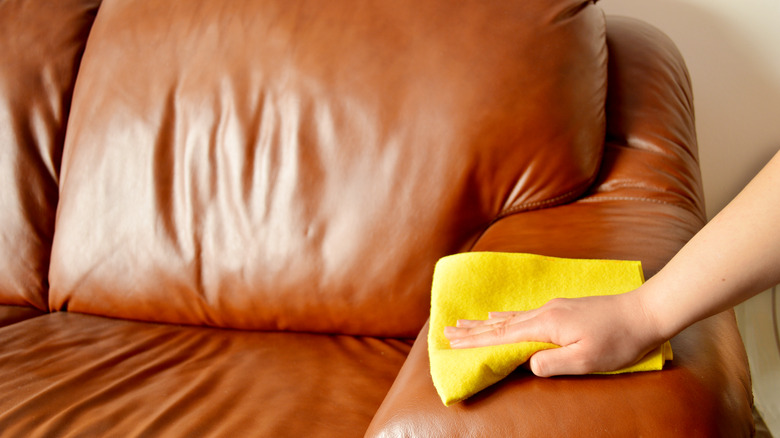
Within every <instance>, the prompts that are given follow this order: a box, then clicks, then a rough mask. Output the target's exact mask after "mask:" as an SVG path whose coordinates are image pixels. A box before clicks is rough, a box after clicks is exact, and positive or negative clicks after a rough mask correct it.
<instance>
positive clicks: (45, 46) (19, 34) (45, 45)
mask: <svg viewBox="0 0 780 438" xmlns="http://www.w3.org/2000/svg"><path fill="white" fill-rule="evenodd" d="M99 3H100V2H99V1H95V0H58V1H38V0H4V1H2V2H0V188H2V193H0V305H2V304H11V305H16V306H31V307H35V308H37V309H40V310H46V309H47V308H48V303H47V299H48V282H47V281H46V275H47V272H48V269H49V254H50V251H51V242H52V236H53V234H54V215H55V210H56V208H57V184H58V179H59V166H60V159H61V156H62V147H63V141H64V138H65V124H66V122H67V119H68V109H69V105H70V99H71V95H72V92H73V84H74V82H75V79H76V70H77V68H78V65H79V61H80V59H81V54H82V52H83V50H84V44H85V43H86V40H87V34H88V33H89V28H90V26H91V25H92V20H93V19H94V15H95V12H96V10H97V7H98V4H99Z"/></svg>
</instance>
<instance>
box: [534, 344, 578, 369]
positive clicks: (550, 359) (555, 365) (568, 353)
mask: <svg viewBox="0 0 780 438" xmlns="http://www.w3.org/2000/svg"><path fill="white" fill-rule="evenodd" d="M577 350H578V349H577V348H576V344H573V345H569V346H566V347H559V348H552V349H549V350H542V351H538V352H536V353H535V354H534V355H533V356H531V358H530V359H529V361H528V362H529V365H530V368H531V372H532V373H534V374H535V375H537V376H539V377H551V376H560V375H578V374H587V373H590V372H592V371H593V369H591V368H592V364H589V362H590V361H587V360H584V358H583V356H582V354H581V352H579V351H577Z"/></svg>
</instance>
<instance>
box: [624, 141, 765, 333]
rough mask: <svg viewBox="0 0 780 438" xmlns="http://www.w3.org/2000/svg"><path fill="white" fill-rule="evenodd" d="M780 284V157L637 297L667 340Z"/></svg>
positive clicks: (651, 280) (638, 291) (641, 289)
mask: <svg viewBox="0 0 780 438" xmlns="http://www.w3.org/2000/svg"><path fill="white" fill-rule="evenodd" d="M779 282H780V153H778V154H777V155H775V157H774V158H773V159H772V160H771V161H770V162H769V163H768V164H767V166H766V167H765V168H764V169H763V170H762V171H761V172H760V173H759V174H758V175H757V176H756V177H755V178H754V179H753V181H751V183H750V184H749V185H748V186H747V187H746V188H745V189H744V190H743V191H742V193H740V194H739V196H737V197H736V198H735V199H734V200H733V201H732V202H731V203H730V204H729V205H728V206H727V207H726V208H724V209H723V211H722V212H720V213H719V214H718V215H717V216H716V217H715V218H714V219H713V220H712V221H711V222H710V223H709V224H707V225H706V226H705V227H704V228H703V229H702V230H701V231H700V232H699V233H698V234H697V235H696V236H695V237H694V238H693V239H691V241H690V242H689V243H688V244H687V245H686V246H685V247H684V248H683V249H682V250H681V251H680V252H679V253H678V254H677V255H676V256H675V257H674V258H673V259H672V260H671V261H670V262H669V264H668V265H667V266H665V267H664V268H663V269H662V270H661V271H660V272H659V273H658V274H657V275H656V276H655V277H653V278H651V279H650V280H649V281H648V282H647V283H646V284H645V285H644V286H642V287H641V288H640V289H638V290H637V291H635V293H637V294H639V295H640V296H641V300H642V302H643V303H644V307H645V309H646V310H647V312H649V313H650V314H651V316H652V318H653V319H654V320H655V321H656V322H657V324H658V330H659V332H660V333H661V334H662V335H663V336H664V337H671V336H673V335H675V334H676V333H677V332H679V331H680V330H682V329H684V328H685V327H687V326H688V325H690V324H692V323H694V322H696V321H698V320H700V319H702V318H705V317H707V316H710V315H713V314H715V313H718V312H720V311H723V310H725V309H728V308H730V307H732V306H733V305H735V304H737V303H739V302H741V301H743V300H745V299H747V298H749V297H750V296H752V295H754V294H756V293H758V292H761V291H762V290H765V289H767V288H769V287H772V286H773V285H775V284H778V283H779Z"/></svg>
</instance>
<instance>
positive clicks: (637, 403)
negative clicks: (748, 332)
mask: <svg viewBox="0 0 780 438" xmlns="http://www.w3.org/2000/svg"><path fill="white" fill-rule="evenodd" d="M0 53H1V54H2V55H1V56H2V62H0V326H1V327H0V376H2V377H1V378H0V394H2V397H0V435H1V436H3V437H6V436H9V437H11V436H13V437H16V436H19V437H34V436H63V437H64V436H123V437H124V436H166V437H168V436H188V437H189V436H263V437H278V436H295V437H298V436H306V437H313V436H327V437H348V436H362V435H366V436H383V437H402V436H404V437H405V436H425V437H433V436H443V437H456V436H468V437H476V436H534V437H536V436H663V437H670V436H681V437H682V436H684V437H692V436H728V437H735V436H744V435H750V434H751V433H752V428H753V425H752V419H751V404H752V397H751V383H750V375H749V371H748V366H747V360H746V356H745V352H744V348H743V346H742V344H741V341H740V337H739V334H738V331H737V327H736V324H735V320H734V317H733V315H732V313H731V312H726V313H724V314H721V315H716V316H714V317H712V318H709V319H707V320H704V321H702V322H700V323H698V324H696V325H694V326H692V327H690V328H689V329H687V330H685V331H684V332H683V333H681V334H680V335H679V336H677V337H676V338H675V339H673V340H672V344H673V348H674V353H675V358H674V360H673V361H672V362H671V363H669V364H668V365H667V367H666V368H665V370H663V371H660V372H649V373H639V374H632V375H620V376H611V377H605V376H584V377H558V378H550V379H541V378H536V377H534V376H532V375H530V374H528V373H527V372H524V371H517V372H516V373H513V374H512V375H511V376H510V377H509V378H508V379H506V380H505V381H503V382H501V383H499V384H497V385H495V386H494V387H491V388H489V389H488V390H485V391H483V392H482V393H480V394H478V395H477V396H475V397H474V398H472V399H469V400H467V401H465V402H462V403H459V404H457V405H455V406H452V407H449V408H446V407H444V406H443V405H442V403H441V401H440V400H438V399H437V397H436V394H435V391H434V389H433V386H432V383H431V379H430V375H429V374H428V362H427V354H426V340H425V339H426V338H425V335H426V333H427V328H426V327H425V322H426V319H427V316H428V312H429V299H430V296H429V290H430V280H431V275H432V270H433V266H434V264H435V262H436V261H437V260H438V259H439V258H440V257H442V256H445V255H447V254H452V253H456V252H463V251H475V250H479V251H511V252H530V253H537V254H545V255H552V256H561V257H581V258H616V259H632V260H641V261H642V263H643V266H644V269H645V273H646V276H651V275H652V274H653V273H655V272H656V271H657V270H658V269H660V268H661V267H662V266H663V265H664V263H665V262H666V261H667V260H668V259H669V258H670V257H671V256H672V255H673V254H674V253H675V252H676V251H677V250H678V249H679V248H680V247H681V246H682V245H683V244H684V243H685V242H686V241H687V240H688V239H689V238H690V237H691V236H692V235H693V234H694V233H696V231H697V230H698V229H699V228H700V227H701V226H702V225H703V224H704V222H705V216H704V209H703V199H702V192H701V181H700V174H699V168H698V156H697V144H696V136H695V129H694V112H693V101H692V95H691V88H690V83H689V78H688V75H687V71H686V68H685V65H684V63H683V61H682V60H681V58H680V55H679V53H678V51H677V50H676V48H675V47H674V44H673V43H672V42H671V41H670V40H669V39H668V38H667V37H665V36H664V35H663V34H661V33H660V32H659V31H658V30H656V29H654V28H652V27H650V26H648V25H646V24H644V23H642V22H639V21H636V20H631V19H627V18H620V17H605V16H604V14H603V13H602V11H601V10H600V9H599V7H598V5H596V4H594V2H591V1H583V0H524V1H519V2H511V1H510V2H508V1H484V0H466V1H463V2H449V1H442V0H432V1H423V2H418V1H413V0H395V1H376V0H368V1H363V2H355V1H350V0H331V1H328V2H320V1H312V0H241V1H229V2H224V1H221V0H191V1H161V0H105V1H103V2H100V1H97V0H58V1H43V0H4V1H2V2H0ZM669 305H670V306H673V305H674V303H669ZM415 338H416V339H415Z"/></svg>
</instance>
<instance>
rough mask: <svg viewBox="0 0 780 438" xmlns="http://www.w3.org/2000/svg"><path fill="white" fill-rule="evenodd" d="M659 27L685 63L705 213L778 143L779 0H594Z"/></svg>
mask: <svg viewBox="0 0 780 438" xmlns="http://www.w3.org/2000/svg"><path fill="white" fill-rule="evenodd" d="M599 4H600V5H601V7H602V8H603V9H604V10H605V11H606V12H607V13H608V14H618V15H628V16H634V17H639V18H642V19H644V20H645V21H647V22H649V23H651V24H654V25H655V26H657V27H659V28H660V29H662V30H663V31H664V32H666V33H667V34H668V35H669V36H670V37H671V38H672V39H673V40H674V41H675V42H676V43H677V46H678V47H679V48H680V51H681V52H682V53H683V56H685V59H686V61H687V63H688V68H689V70H690V72H691V77H692V80H693V89H694V96H695V101H696V117H697V129H698V134H699V150H700V154H701V164H702V173H703V178H704V191H705V197H706V201H707V214H708V215H709V216H710V217H712V216H713V215H714V214H715V213H717V212H718V211H720V209H722V208H723V206H725V205H726V204H727V203H728V201H729V200H730V199H731V198H733V197H734V196H735V195H736V194H737V193H738V192H739V190H740V189H741V188H742V187H743V186H744V185H745V184H746V183H747V181H749V180H750V178H751V177H752V176H753V175H754V174H755V173H756V172H757V171H758V169H760V168H761V167H762V165H763V164H764V163H766V161H768V160H769V158H770V157H771V156H772V155H773V154H774V153H775V152H776V151H777V150H778V149H780V25H778V21H780V0H738V1H735V0H602V1H601V2H599Z"/></svg>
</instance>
